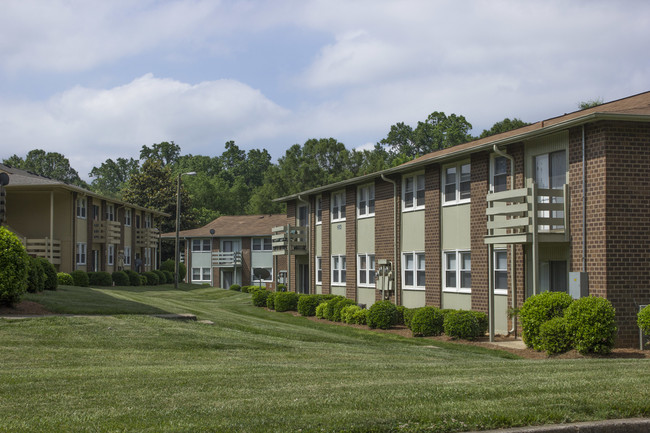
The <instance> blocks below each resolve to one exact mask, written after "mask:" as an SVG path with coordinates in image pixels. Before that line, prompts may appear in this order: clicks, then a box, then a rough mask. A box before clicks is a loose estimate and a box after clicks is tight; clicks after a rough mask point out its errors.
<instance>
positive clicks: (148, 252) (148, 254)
mask: <svg viewBox="0 0 650 433" xmlns="http://www.w3.org/2000/svg"><path fill="white" fill-rule="evenodd" d="M144 265H145V266H151V248H145V249H144Z"/></svg>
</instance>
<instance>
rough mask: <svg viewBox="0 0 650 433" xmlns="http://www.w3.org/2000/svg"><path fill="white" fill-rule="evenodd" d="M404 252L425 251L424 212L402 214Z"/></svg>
mask: <svg viewBox="0 0 650 433" xmlns="http://www.w3.org/2000/svg"><path fill="white" fill-rule="evenodd" d="M401 237H402V251H424V210H418V211H413V212H403V213H402V227H401Z"/></svg>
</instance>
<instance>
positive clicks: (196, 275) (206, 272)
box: [192, 268, 210, 281]
mask: <svg viewBox="0 0 650 433" xmlns="http://www.w3.org/2000/svg"><path fill="white" fill-rule="evenodd" d="M192 281H210V268H192Z"/></svg>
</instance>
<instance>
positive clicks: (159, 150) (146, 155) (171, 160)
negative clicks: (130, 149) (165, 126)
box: [140, 141, 181, 165]
mask: <svg viewBox="0 0 650 433" xmlns="http://www.w3.org/2000/svg"><path fill="white" fill-rule="evenodd" d="M180 154H181V148H180V146H179V145H177V144H176V143H174V142H173V141H163V142H162V143H156V144H153V145H152V146H151V147H148V146H144V145H143V146H142V149H140V159H141V160H146V159H158V160H160V161H161V162H162V163H163V165H174V164H175V163H176V162H177V161H178V158H179V157H180Z"/></svg>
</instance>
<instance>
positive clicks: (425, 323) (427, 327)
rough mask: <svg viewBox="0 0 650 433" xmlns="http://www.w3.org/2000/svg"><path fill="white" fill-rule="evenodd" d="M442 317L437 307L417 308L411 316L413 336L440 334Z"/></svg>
mask: <svg viewBox="0 0 650 433" xmlns="http://www.w3.org/2000/svg"><path fill="white" fill-rule="evenodd" d="M443 322H444V317H443V315H442V312H441V311H440V309H439V308H436V307H422V308H418V309H417V311H416V312H415V313H414V314H413V317H412V318H411V321H410V325H411V332H413V336H414V337H429V336H431V335H440V334H442V331H443Z"/></svg>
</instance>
